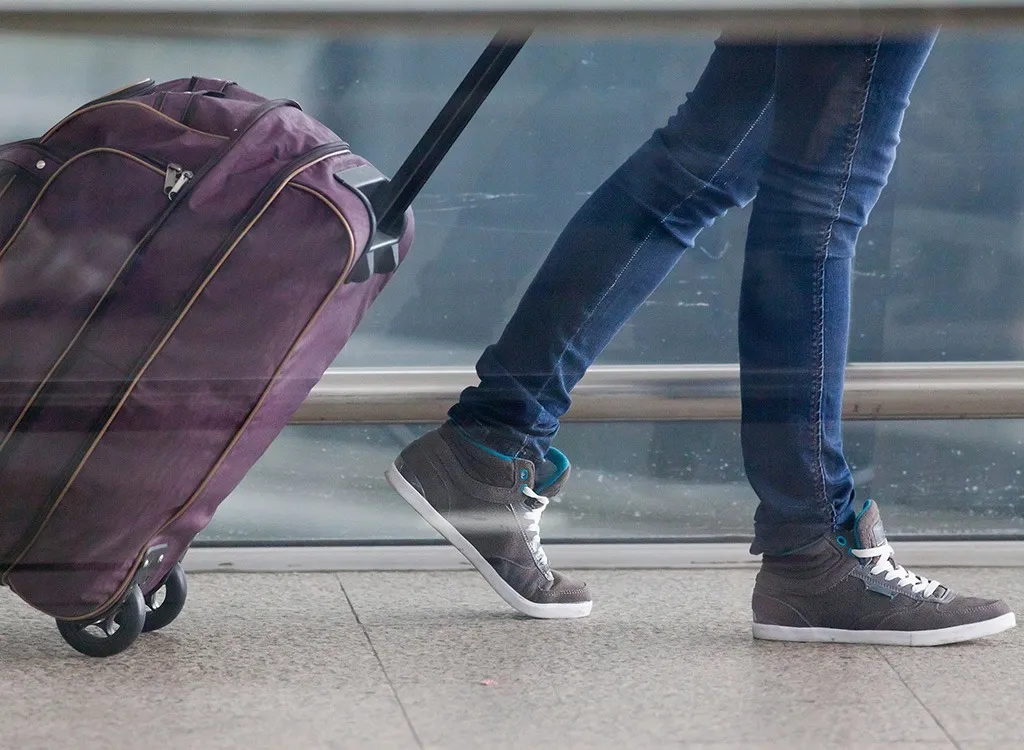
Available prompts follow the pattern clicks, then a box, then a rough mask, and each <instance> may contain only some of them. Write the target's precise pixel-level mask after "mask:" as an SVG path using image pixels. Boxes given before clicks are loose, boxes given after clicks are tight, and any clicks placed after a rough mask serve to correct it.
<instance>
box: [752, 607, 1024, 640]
mask: <svg viewBox="0 0 1024 750" xmlns="http://www.w3.org/2000/svg"><path fill="white" fill-rule="evenodd" d="M1016 625H1017V618H1016V617H1015V616H1014V614H1013V613H1012V612H1009V613H1007V614H1005V615H1000V616H999V617H995V618H993V619H991V620H985V621H983V622H972V623H970V624H968V625H957V626H955V627H952V628H941V629H939V630H917V631H904V630H839V629H836V628H791V627H784V626H782V625H762V624H761V623H757V622H755V623H754V638H757V639H758V640H764V641H790V642H798V643H861V644H870V645H875V646H943V645H945V644H947V643H961V642H963V641H973V640H974V639H976V638H985V637H986V636H990V635H995V634H996V633H1002V632H1003V631H1004V630H1009V629H1010V628H1013V627H1016Z"/></svg>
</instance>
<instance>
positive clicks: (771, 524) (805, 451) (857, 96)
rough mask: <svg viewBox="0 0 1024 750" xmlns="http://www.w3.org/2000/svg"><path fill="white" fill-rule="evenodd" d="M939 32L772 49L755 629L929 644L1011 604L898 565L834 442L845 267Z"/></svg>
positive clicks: (756, 451)
mask: <svg viewBox="0 0 1024 750" xmlns="http://www.w3.org/2000/svg"><path fill="white" fill-rule="evenodd" d="M931 43H932V38H931V37H929V38H927V39H921V40H914V41H903V42H897V41H889V40H884V41H882V42H881V43H875V44H850V45H828V46H825V45H800V46H785V47H780V49H779V63H778V69H777V70H778V72H777V79H776V95H777V103H776V113H775V121H774V123H773V130H772V139H771V145H770V146H769V149H768V155H767V158H766V160H765V166H764V171H763V173H762V177H761V184H760V191H759V193H758V196H757V199H756V200H757V204H756V205H755V207H754V211H753V214H752V216H751V225H750V232H749V236H748V244H747V255H746V259H745V261H746V262H745V268H744V275H743V289H742V292H741V298H742V299H741V328H740V330H741V333H740V362H741V366H742V368H743V374H742V385H743V407H744V414H743V448H744V459H745V462H746V466H747V472H748V476H749V477H750V480H751V483H752V485H753V486H754V488H755V489H756V490H757V493H758V495H759V496H760V499H761V504H760V506H759V507H758V510H757V516H756V519H755V520H756V541H755V543H754V547H753V549H754V551H756V552H764V553H765V554H764V558H763V562H762V566H761V570H760V572H759V573H758V576H757V582H756V584H755V586H754V594H753V597H752V607H753V615H754V625H753V632H754V636H755V637H756V638H766V639H774V640H794V641H825V642H834V641H839V642H849V643H875V644H890V645H907V646H929V645H938V644H942V643H951V642H955V641H965V640H971V639H974V638H980V637H982V636H988V635H993V634H995V633H999V632H1002V631H1003V630H1006V629H1007V628H1011V627H1013V626H1014V625H1015V623H1016V619H1015V617H1014V614H1013V612H1011V611H1010V609H1009V607H1007V606H1006V604H1005V603H1003V602H1001V601H997V600H992V599H979V598H974V597H967V596H960V595H958V594H957V593H956V592H954V591H953V590H952V589H950V588H949V587H947V586H943V585H941V584H939V583H938V582H937V581H933V580H929V579H928V578H925V577H923V576H919V575H916V574H914V573H912V572H910V571H908V570H907V569H906V568H904V567H903V566H901V565H899V564H898V563H897V562H896V561H895V559H894V557H893V549H892V547H891V546H890V545H889V543H888V542H887V541H886V538H885V531H884V529H883V527H882V520H881V516H880V515H879V512H878V508H877V506H876V505H875V504H874V503H872V502H871V501H868V502H867V503H865V505H864V507H863V509H862V510H861V511H860V512H859V513H857V514H856V516H855V515H854V513H853V508H852V499H853V481H852V479H851V477H850V470H849V467H848V466H847V465H846V460H845V458H844V457H843V444H842V438H841V434H840V433H841V416H842V394H843V374H844V368H845V365H846V345H847V333H848V327H849V295H850V269H851V263H852V259H853V250H854V245H855V243H856V241H857V235H858V232H859V231H860V229H861V227H863V226H864V224H865V222H866V221H867V218H868V214H869V212H870V211H871V208H872V207H873V206H874V204H875V201H876V200H877V199H878V196H879V194H880V192H881V190H882V188H883V186H884V185H885V182H886V179H887V177H888V174H889V170H890V168H891V166H892V163H893V160H894V158H895V153H896V145H897V143H898V139H899V129H900V124H901V122H902V119H903V112H904V109H905V108H906V106H907V100H908V97H909V95H910V91H911V89H912V87H913V84H914V81H915V79H916V78H917V74H918V72H919V71H920V69H921V67H922V65H923V64H924V61H925V59H926V57H927V55H928V51H929V49H930V48H931Z"/></svg>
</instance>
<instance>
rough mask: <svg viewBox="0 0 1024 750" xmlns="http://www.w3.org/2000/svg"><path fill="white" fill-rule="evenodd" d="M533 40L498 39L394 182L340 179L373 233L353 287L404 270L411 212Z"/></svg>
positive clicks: (361, 170)
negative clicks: (402, 246)
mask: <svg viewBox="0 0 1024 750" xmlns="http://www.w3.org/2000/svg"><path fill="white" fill-rule="evenodd" d="M528 37H529V34H528V33H524V32H516V33H513V32H510V31H508V30H505V29H502V30H500V31H498V33H497V34H495V36H494V38H493V39H492V40H491V41H490V43H489V44H488V45H487V48H486V49H484V51H483V53H482V54H481V55H480V57H479V58H478V59H477V61H476V63H475V64H474V65H473V67H472V68H471V69H470V71H469V73H467V74H466V77H465V78H464V79H463V80H462V83H460V84H459V87H458V88H457V89H456V90H455V93H454V94H452V96H451V98H450V99H449V100H448V103H447V104H445V105H444V107H443V108H442V109H441V112H440V113H439V114H438V115H437V117H435V118H434V121H433V122H432V123H431V124H430V127H429V128H427V132H426V133H424V134H423V137H422V138H420V140H419V142H418V143H417V144H416V147H415V148H413V150H412V153H410V154H409V156H408V157H407V158H406V160H405V161H404V162H403V163H402V166H400V167H399V168H398V171H397V172H395V176H394V177H393V178H391V179H390V180H388V178H387V177H385V176H384V175H383V174H381V173H380V172H379V171H378V170H377V169H375V168H374V167H372V166H369V165H367V166H364V167H355V168H353V169H346V170H343V171H341V172H338V173H337V174H335V175H334V177H335V179H337V180H338V181H339V182H341V183H342V184H344V185H347V186H348V187H350V188H353V189H354V190H355V191H356V193H357V194H359V195H360V197H362V198H363V200H364V201H365V203H366V208H367V210H368V211H369V213H370V221H371V227H372V228H373V232H372V234H371V237H370V242H369V245H368V247H367V248H366V250H365V251H364V252H363V254H362V256H361V257H360V258H359V260H358V262H357V263H356V265H355V267H354V268H353V269H352V272H351V274H349V278H348V281H349V282H357V281H366V280H367V279H368V278H370V276H371V275H372V274H375V273H379V274H384V273H391V272H392V271H394V270H395V269H396V268H397V267H398V241H399V238H400V237H401V236H402V230H403V229H404V226H405V212H406V210H407V209H408V208H409V206H411V205H412V202H413V200H414V199H415V198H416V196H417V195H418V194H419V192H420V190H421V189H422V188H423V186H424V185H425V184H426V182H427V180H428V179H430V176H431V175H432V174H433V173H434V170H435V169H437V166H438V165H439V164H440V163H441V160H442V159H444V157H445V154H447V153H448V150H449V149H450V148H451V147H452V145H453V144H454V143H455V141H456V140H457V139H458V137H459V135H461V133H462V131H463V130H464V129H465V128H466V125H468V124H469V121H470V120H472V119H473V115H475V114H476V112H477V110H478V109H480V105H481V104H483V103H484V101H485V100H486V99H487V95H488V94H490V93H491V90H492V89H493V88H494V86H495V85H496V84H497V83H498V81H499V80H501V76H502V75H503V74H504V73H505V71H506V70H507V69H508V66H509V65H511V64H512V61H513V60H514V59H515V57H516V55H517V54H519V50H521V49H522V48H523V45H524V44H525V43H526V40H527V38H528Z"/></svg>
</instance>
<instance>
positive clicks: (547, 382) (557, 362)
mask: <svg viewBox="0 0 1024 750" xmlns="http://www.w3.org/2000/svg"><path fill="white" fill-rule="evenodd" d="M773 101H775V92H774V91H773V92H772V94H771V95H770V96H769V97H768V101H767V102H765V105H764V107H762V108H761V112H760V113H758V115H757V117H755V118H754V122H753V123H751V125H750V127H749V128H747V132H745V133H744V134H743V135H742V137H741V138H740V139H739V141H737V142H736V145H735V146H734V147H733V150H732V151H730V152H729V155H728V156H727V157H725V159H723V160H722V163H721V164H720V165H719V166H718V169H716V170H715V173H714V174H713V175H711V177H709V178H708V179H707V180H701V185H700V186H699V187H697V188H695V189H694V190H693V191H691V192H690V193H689V194H688V195H687V196H686V197H685V198H682V199H680V200H679V202H678V203H676V204H675V205H674V206H672V208H670V209H669V210H668V212H667V213H666V214H665V215H664V216H663V217H662V218H661V221H659V222H658V223H657V224H656V225H655V226H653V227H651V231H650V232H648V233H647V236H646V237H644V238H643V240H642V241H641V242H640V243H639V244H638V245H637V246H636V248H635V249H634V250H633V254H632V255H630V256H629V260H627V261H626V262H625V263H624V264H623V265H622V268H620V269H619V272H618V274H616V276H615V279H614V280H612V283H611V284H610V285H609V286H608V288H607V289H606V290H605V292H604V294H602V295H601V299H599V300H598V301H597V304H595V305H594V309H593V310H591V311H590V314H589V315H587V317H586V319H585V320H584V321H583V322H582V323H581V324H580V327H579V328H578V329H577V330H576V333H574V334H573V335H572V338H570V339H569V341H568V342H566V345H565V347H564V348H563V349H562V352H561V354H559V355H558V359H557V360H555V371H557V370H558V368H559V367H560V366H561V364H562V359H563V358H564V357H565V355H566V352H568V351H569V346H570V345H571V344H572V343H573V342H574V341H575V340H576V337H577V336H579V335H580V332H581V331H583V329H584V328H586V326H587V324H588V323H589V322H590V321H591V320H592V319H593V317H594V316H595V315H596V314H597V311H598V310H600V309H601V305H602V304H604V301H605V300H606V299H608V295H609V294H611V293H612V290H613V289H615V287H616V286H617V285H618V283H619V279H621V278H622V274H624V273H625V272H626V269H628V268H629V266H630V265H631V264H632V263H633V261H634V260H635V259H636V256H637V255H639V253H640V251H641V250H643V249H644V247H645V246H646V245H647V243H648V242H649V241H650V239H651V237H653V236H654V233H655V232H656V231H657V230H658V228H659V227H664V226H665V222H667V221H668V220H669V219H670V218H672V215H673V214H674V213H675V211H676V209H678V208H679V207H680V206H681V205H683V204H684V203H686V201H688V200H690V199H691V198H693V197H694V196H695V195H697V194H698V193H700V192H701V191H702V190H704V189H705V188H708V187H710V186H711V184H712V183H713V182H714V180H715V178H716V177H718V175H720V174H721V173H722V170H723V169H725V167H726V166H727V165H728V164H729V162H730V161H732V158H733V157H734V156H735V155H736V152H737V151H739V150H740V146H742V145H743V144H744V143H745V142H746V140H747V138H749V137H750V134H751V133H752V132H753V130H754V128H755V127H757V124H758V123H759V122H761V118H762V117H764V113H765V112H767V111H768V108H769V107H770V106H771V104H772V102H773ZM673 161H674V159H673ZM686 171H687V172H689V170H686ZM554 377H555V373H554V372H553V373H551V375H549V376H548V379H547V380H545V381H544V385H542V386H541V387H540V391H544V389H546V388H547V387H548V386H549V385H550V384H551V380H552V378H554ZM525 448H526V445H525V443H524V445H523V447H522V448H521V449H520V452H522V451H523V450H525ZM516 455H517V456H518V455H519V454H518V453H517V454H516Z"/></svg>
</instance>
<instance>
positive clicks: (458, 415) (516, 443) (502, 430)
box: [448, 404, 543, 463]
mask: <svg viewBox="0 0 1024 750" xmlns="http://www.w3.org/2000/svg"><path fill="white" fill-rule="evenodd" d="M448 422H449V423H450V424H451V425H452V426H453V427H455V429H456V430H457V431H458V432H459V433H460V434H461V435H462V437H464V438H466V439H467V440H469V441H471V442H473V443H476V444H477V445H479V446H481V447H483V448H486V449H488V450H490V451H493V452H494V453H498V454H500V455H501V456H503V457H505V458H508V459H515V458H525V459H527V460H529V461H533V462H534V463H538V462H539V461H540V460H541V459H542V458H543V454H542V453H541V452H540V449H539V448H538V447H537V446H536V445H535V444H534V442H535V441H533V439H531V438H530V436H528V435H524V434H523V433H521V432H517V431H516V430H513V429H512V428H510V427H507V426H504V425H502V426H498V425H489V424H485V423H483V422H481V421H480V420H478V419H476V418H475V417H472V416H470V415H469V414H466V413H465V410H464V409H463V408H462V406H461V405H460V404H456V405H455V406H453V407H452V408H451V409H450V410H449V411H448Z"/></svg>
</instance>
